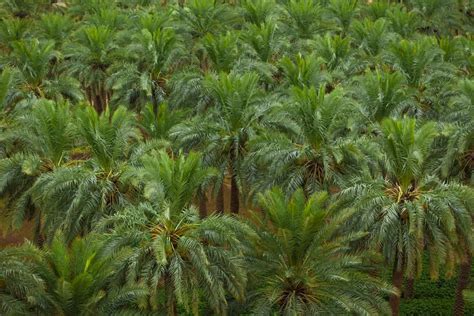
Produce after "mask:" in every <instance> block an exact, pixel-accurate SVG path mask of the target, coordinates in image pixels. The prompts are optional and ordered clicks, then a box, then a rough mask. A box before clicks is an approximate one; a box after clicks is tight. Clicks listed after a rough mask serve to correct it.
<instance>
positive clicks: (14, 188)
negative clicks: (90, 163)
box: [0, 100, 74, 243]
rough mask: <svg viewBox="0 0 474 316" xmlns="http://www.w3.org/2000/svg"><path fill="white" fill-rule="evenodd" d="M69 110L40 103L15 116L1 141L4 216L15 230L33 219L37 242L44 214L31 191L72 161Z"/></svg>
mask: <svg viewBox="0 0 474 316" xmlns="http://www.w3.org/2000/svg"><path fill="white" fill-rule="evenodd" d="M68 107H69V105H68V104H66V103H55V102H52V101H46V100H43V101H38V102H37V103H36V104H34V105H33V107H32V108H31V109H25V110H23V111H21V112H18V113H16V115H15V116H14V117H13V118H12V120H11V121H10V126H9V129H8V131H5V132H4V133H3V135H2V138H1V141H2V144H3V146H5V156H3V157H2V159H1V160H0V196H1V197H2V198H3V199H4V202H5V207H4V208H3V209H2V215H3V216H4V217H5V222H8V225H9V226H10V228H12V229H17V228H20V227H21V226H22V225H23V223H24V222H25V221H26V220H29V219H33V220H34V223H35V225H34V226H35V230H34V239H35V241H36V242H38V243H40V241H41V239H42V237H41V235H42V233H43V224H42V217H43V212H42V210H41V209H40V208H37V207H36V206H35V205H34V202H33V198H32V195H31V194H32V192H31V190H32V188H33V187H34V186H35V183H36V181H38V179H39V178H40V177H41V176H42V175H46V174H48V173H51V172H53V171H54V170H56V169H57V168H59V167H61V166H63V165H64V164H67V163H70V161H71V160H72V159H73V158H72V157H71V155H70V152H71V150H72V149H73V147H74V136H73V134H72V122H71V112H70V110H69V108H68Z"/></svg>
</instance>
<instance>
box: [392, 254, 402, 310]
mask: <svg viewBox="0 0 474 316" xmlns="http://www.w3.org/2000/svg"><path fill="white" fill-rule="evenodd" d="M392 285H393V286H394V287H395V288H396V289H397V290H398V293H397V294H392V295H390V300H389V302H390V308H391V309H392V315H393V316H398V315H399V313H400V293H401V290H402V285H403V258H401V256H400V255H399V254H397V255H396V258H395V262H394V264H393V271H392Z"/></svg>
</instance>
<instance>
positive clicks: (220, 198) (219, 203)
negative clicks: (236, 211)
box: [216, 182, 224, 214]
mask: <svg viewBox="0 0 474 316" xmlns="http://www.w3.org/2000/svg"><path fill="white" fill-rule="evenodd" d="M216 211H217V212H218V213H221V214H222V213H224V182H222V184H221V187H220V188H219V192H217V197H216Z"/></svg>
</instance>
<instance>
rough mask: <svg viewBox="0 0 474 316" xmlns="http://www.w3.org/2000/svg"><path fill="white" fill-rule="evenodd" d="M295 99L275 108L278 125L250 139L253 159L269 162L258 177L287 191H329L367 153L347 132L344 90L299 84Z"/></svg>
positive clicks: (275, 123) (295, 89) (294, 94)
mask: <svg viewBox="0 0 474 316" xmlns="http://www.w3.org/2000/svg"><path fill="white" fill-rule="evenodd" d="M290 102H291V103H290V104H289V105H287V106H285V107H282V108H279V109H277V110H276V111H274V112H273V113H272V114H273V115H274V116H275V118H270V119H269V120H270V121H271V122H272V123H271V125H273V126H274V128H272V129H269V130H266V131H264V132H263V133H262V136H259V137H257V138H255V139H254V140H253V141H252V143H251V148H252V149H253V150H252V153H251V154H250V155H249V159H250V160H254V161H256V162H257V163H259V164H261V165H263V166H266V169H265V172H263V173H261V174H263V175H264V177H260V179H256V182H257V183H258V182H261V183H262V184H263V187H264V188H269V187H272V186H274V185H276V186H280V187H282V188H283V190H284V191H285V192H286V193H288V194H291V193H292V192H294V191H295V190H297V189H298V188H303V190H304V192H306V193H307V194H311V193H313V192H315V191H319V190H327V189H329V187H330V186H331V185H337V183H338V182H339V180H340V179H339V180H338V178H341V176H342V175H343V174H344V172H345V171H348V170H351V169H352V167H351V165H352V166H354V163H355V162H356V161H357V159H358V158H360V157H361V155H362V153H361V152H360V150H359V149H358V148H357V146H356V144H355V142H354V141H352V140H351V139H350V138H349V137H348V136H349V133H348V132H347V131H348V130H349V129H350V128H351V127H350V126H349V125H348V118H347V117H346V113H347V108H346V104H345V100H344V97H343V95H342V91H341V90H334V91H333V92H331V93H330V94H326V93H325V91H324V86H321V88H320V89H319V90H316V89H314V88H302V89H300V88H294V89H293V97H292V99H291V100H290ZM344 169H346V170H344Z"/></svg>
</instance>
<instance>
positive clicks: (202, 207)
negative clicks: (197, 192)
mask: <svg viewBox="0 0 474 316" xmlns="http://www.w3.org/2000/svg"><path fill="white" fill-rule="evenodd" d="M199 216H200V217H201V218H205V217H206V216H207V196H206V192H203V193H201V196H200V197H199Z"/></svg>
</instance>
